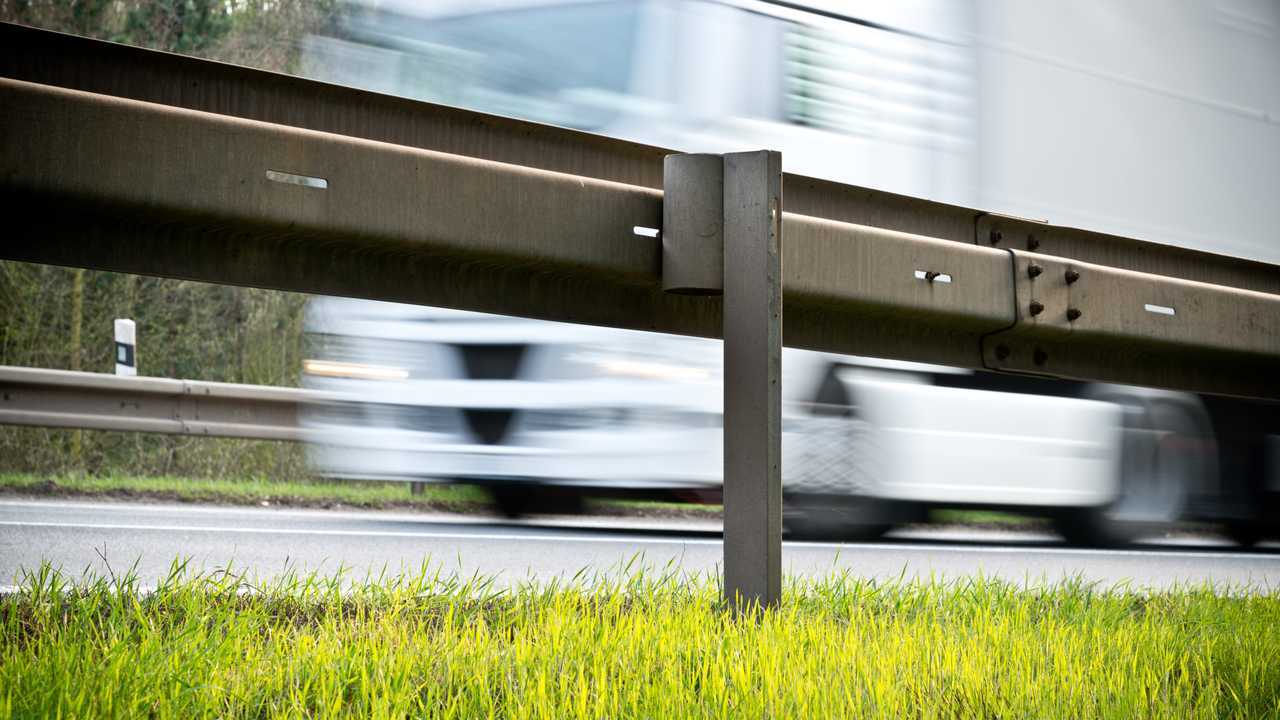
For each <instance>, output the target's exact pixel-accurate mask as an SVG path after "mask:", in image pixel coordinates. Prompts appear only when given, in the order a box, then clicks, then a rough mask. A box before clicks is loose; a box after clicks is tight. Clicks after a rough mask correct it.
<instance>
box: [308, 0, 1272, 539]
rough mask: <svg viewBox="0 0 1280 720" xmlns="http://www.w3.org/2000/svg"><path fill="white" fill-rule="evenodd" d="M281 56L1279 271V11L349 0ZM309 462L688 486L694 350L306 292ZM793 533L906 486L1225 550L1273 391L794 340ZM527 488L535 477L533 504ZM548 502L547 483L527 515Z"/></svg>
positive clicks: (353, 471) (865, 517) (700, 405)
mask: <svg viewBox="0 0 1280 720" xmlns="http://www.w3.org/2000/svg"><path fill="white" fill-rule="evenodd" d="M347 9H348V12H347V14H346V20H345V21H344V23H343V26H342V27H341V28H340V29H339V31H338V32H336V33H334V34H333V35H331V36H313V37H310V38H308V39H307V41H306V47H305V48H304V56H303V68H302V70H303V72H304V74H307V75H310V76H312V77H315V78H318V79H322V80H327V81H332V82H339V83H343V84H350V85H356V86H361V87H364V88H367V89H372V90H376V91H382V92H387V93H392V94H397V95H403V96H408V97H414V98H418V99H423V100H429V101H433V102H441V103H447V104H454V105H460V106H465V107H469V108H472V109H477V110H481V111H485V112H492V113H497V114H503V115H510V116H515V117H521V118H525V119H531V120H535V121H539V122H547V123H553V124H559V125H565V126H570V127H574V128H579V129H584V130H589V131H593V132H599V133H603V134H607V135H611V136H617V137H624V138H627V139H631V140H636V141H639V142H645V143H650V144H654V145H660V146H664V147H669V148H673V149H677V150H684V151H696V152H728V151H734V150H743V149H757V148H760V147H770V148H775V149H779V150H781V151H782V152H783V157H784V159H785V162H786V164H787V169H788V170H789V171H792V172H797V173H801V174H805V175H812V176H817V177H823V178H829V179H832V180H836V181H840V182H845V183H851V184H858V185H865V186H870V187H876V188H879V189H883V190H888V191H892V192H898V193H902V194H907V195H914V196H920V197H926V198H930V199H934V200H939V201H944V202H952V203H956V204H960V205H967V206H981V207H984V208H988V209H991V210H995V211H1000V212H1007V213H1009V214H1015V215H1021V216H1024V217H1044V216H1052V218H1053V220H1054V221H1055V222H1058V223H1062V224H1072V225H1078V226H1082V227H1089V228H1091V229H1095V230H1101V231H1106V232H1113V233H1117V234H1125V235H1134V236H1138V237H1144V238H1148V239H1156V240H1159V241H1162V242H1168V243H1171V244H1178V245H1184V246H1189V247H1196V248H1198V249H1201V250H1207V251H1213V252H1219V253H1223V254H1230V255H1236V256H1240V257H1247V258H1252V259H1258V260H1265V261H1270V262H1280V246H1278V244H1277V239H1276V236H1275V234H1274V228H1275V227H1277V226H1278V225H1280V203H1276V202H1274V196H1275V188H1277V187H1280V126H1278V125H1277V120H1276V118H1280V83H1276V82H1275V81H1274V80H1275V78H1276V77H1280V6H1277V5H1276V4H1274V3H1267V2H1249V1H1248V0H1219V1H1217V2H1212V1H1206V2H1198V3H1197V2H1179V3H1166V2H1157V1H1155V0H1146V1H1145V2H1129V1H1127V0H1126V1H1123V2H1122V1H1121V0H1111V1H1104V2H1098V3H1089V4H1041V3H1023V2H1012V1H1009V2H994V1H993V2H976V1H975V2H963V1H961V2H951V1H949V0H912V1H910V2H896V3H872V2H860V1H857V0H850V1H849V2H820V1H813V2H772V1H770V0H554V1H548V0H487V1H486V2H471V1H468V2H460V1H454V0H437V1H436V2H431V3H413V2H408V1H407V0H404V1H402V0H381V1H378V2H373V1H369V2H354V3H351V4H350V5H349V6H348V8H347ZM308 332H309V337H310V338H311V341H312V342H313V353H312V354H311V355H310V358H309V360H308V364H307V367H306V371H307V372H306V378H307V382H308V383H309V384H310V385H312V386H313V387H322V388H325V389H329V390H333V391H335V392H337V393H340V394H341V396H342V397H346V398H348V400H349V401H346V402H338V403H335V404H333V405H331V406H329V407H326V408H324V409H323V410H322V411H320V412H318V413H317V414H316V415H315V416H313V417H311V418H309V419H308V423H309V424H310V426H311V428H312V436H313V438H314V439H315V441H316V444H315V445H314V447H313V449H312V458H313V462H314V463H315V465H316V467H317V469H318V470H319V471H320V472H323V473H325V474H329V475H334V476H342V477H378V478H400V479H413V480H422V479H434V480H441V481H467V482H478V483H481V484H485V485H486V486H487V487H489V488H490V489H491V491H492V493H493V495H494V498H495V500H496V501H497V502H498V504H499V506H500V507H501V508H502V509H503V510H504V511H505V512H508V513H509V514H513V515H516V514H521V513H523V512H528V511H531V510H538V509H542V507H546V506H547V504H548V503H549V504H550V505H551V506H558V507H559V508H561V509H563V508H572V507H573V506H574V504H575V503H576V502H577V500H578V498H579V497H580V495H581V494H582V493H583V492H587V491H590V492H593V493H620V492H639V493H648V494H654V493H659V494H672V493H675V494H678V495H679V496H682V497H700V498H714V496H715V494H716V492H717V489H718V487H719V484H720V469H721V457H720V451H721V450H720V448H721V445H720V411H721V406H720V401H721V398H720V385H719V380H720V365H719V346H718V344H716V343H714V342H712V341H706V340H699V339H692V338H677V337H673V336H663V335H656V334H644V333H628V332H622V331H616V330H605V329H599V328H587V327H580V326H571V325H563V324H555V323H543V322H537V321H531V320H519V319H513V318H498V317H493V316H486V315H480V314H476V313H463V312H459V311H449V310H439V309H432V308H413V307H406V306H400V305H394V304H388V303H371V302H364V301H355V300H344V299H317V300H316V301H314V302H313V304H312V305H311V307H310V308H309V314H308ZM783 362H784V378H783V379H784V390H783V392H784V414H785V417H784V424H783V443H784V482H785V489H784V490H785V494H786V522H787V526H788V528H789V530H791V531H792V532H793V533H795V534H802V535H809V536H831V535H843V536H854V535H861V536H866V535H873V534H875V533H878V532H881V531H883V530H884V529H885V528H887V527H889V526H891V525H893V524H896V523H901V522H908V521H911V520H914V519H916V518H918V517H921V514H922V512H923V510H924V509H926V508H928V507H932V506H969V507H993V508H1013V509H1022V510H1030V511H1033V512H1038V513H1042V514H1045V515H1048V516H1051V517H1053V518H1054V519H1055V520H1056V522H1057V523H1058V526H1059V527H1060V528H1061V529H1062V531H1063V532H1064V534H1066V535H1067V536H1068V537H1069V538H1071V539H1074V540H1081V541H1091V542H1120V541H1123V540H1124V539H1126V538H1128V537H1131V536H1132V535H1133V534H1134V533H1135V532H1137V531H1138V530H1140V529H1141V528H1143V527H1145V526H1148V525H1152V524H1160V523H1167V522H1172V521H1174V520H1179V519H1188V518H1192V519H1199V520H1207V521H1213V522H1220V523H1223V524H1225V525H1226V526H1227V527H1228V529H1230V530H1231V532H1232V533H1233V535H1234V536H1235V537H1237V538H1238V539H1240V540H1242V541H1245V542H1250V541H1253V540H1255V539H1257V538H1258V537H1260V536H1261V535H1263V534H1265V533H1267V532H1269V531H1271V530H1272V529H1273V528H1275V526H1276V520H1277V517H1278V513H1277V510H1278V509H1280V506H1278V504H1277V501H1276V500H1277V497H1280V420H1278V418H1280V413H1278V412H1277V409H1276V406H1275V405H1273V404H1264V403H1245V402H1242V401H1238V400H1233V399H1229V398H1215V397H1196V396H1193V395H1188V394H1182V393H1170V392H1162V391H1154V390H1144V389H1138V388H1127V387H1114V386H1101V385H1092V384H1082V383H1069V382H1060V381H1049V380H1045V379H1039V378H1032V377H1013V376H995V375H989V374H985V373H973V372H969V371H957V370H951V369H947V368H937V367H927V366H920V365H914V364H909V363H891V362H885V361H879V360H873V359H869V358H850V357H842V356H835V355H828V354H822V353H811V352H805V351H799V350H791V349H788V350H787V351H786V352H785V354H784V361H783ZM552 490H553V491H554V492H551V491H552ZM552 499H554V500H555V502H551V501H552Z"/></svg>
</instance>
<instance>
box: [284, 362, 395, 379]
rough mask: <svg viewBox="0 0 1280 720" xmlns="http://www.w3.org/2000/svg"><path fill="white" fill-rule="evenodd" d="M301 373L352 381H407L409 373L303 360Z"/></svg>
mask: <svg viewBox="0 0 1280 720" xmlns="http://www.w3.org/2000/svg"><path fill="white" fill-rule="evenodd" d="M302 371H303V372H304V373H306V374H308V375H319V376H321V377H336V378H351V379H353V380H407V379H408V378H409V371H408V370H405V369H404V368H399V367H392V366H389V365H367V364H365V363H354V362H339V361H337V360H303V361H302Z"/></svg>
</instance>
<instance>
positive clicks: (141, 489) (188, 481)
mask: <svg viewBox="0 0 1280 720" xmlns="http://www.w3.org/2000/svg"><path fill="white" fill-rule="evenodd" d="M3 492H7V493H13V494H23V495H54V496H71V497H76V496H79V497H117V498H126V499H129V498H132V499H139V500H165V501H172V502H190V503H218V504H226V505H262V504H263V503H265V504H267V505H287V506H291V507H324V508H332V507H336V506H347V507H353V508H363V509H369V510H392V509H408V510H440V511H447V512H463V513H475V512H487V511H488V507H489V497H488V495H487V494H486V493H485V491H484V490H483V489H482V488H479V487H476V486H474V485H431V484H428V485H424V486H423V488H422V492H421V493H419V494H417V495H414V494H413V493H412V491H411V489H410V484H409V483H407V482H382V481H367V480H352V481H344V480H325V479H313V480H275V479H272V478H262V477H249V478H241V477H227V478H185V477H164V476H160V477H148V476H134V475H87V474H74V475H72V474H68V475H57V476H42V475H31V474H25V473H0V493H3ZM591 502H592V505H593V506H594V507H595V508H596V509H597V510H598V511H601V512H605V513H610V514H616V515H639V516H646V515H656V516H664V517H670V516H679V517H693V518H701V517H707V518H713V519H714V518H717V517H719V515H720V512H721V506H719V505H695V504H687V503H676V502H658V501H651V500H617V499H593V500H592V501H591Z"/></svg>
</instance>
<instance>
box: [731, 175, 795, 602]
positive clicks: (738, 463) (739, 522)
mask: <svg viewBox="0 0 1280 720" xmlns="http://www.w3.org/2000/svg"><path fill="white" fill-rule="evenodd" d="M723 187H724V193H723V198H724V206H723V207H724V211H723V213H724V214H723V218H724V221H723V226H724V594H725V598H726V599H727V600H729V601H730V602H734V603H741V604H745V605H758V606H761V607H771V606H774V605H777V603H778V601H779V599H780V598H781V596H782V326H783V322H782V287H783V272H782V268H783V262H784V261H783V252H782V249H783V247H784V246H785V243H784V241H783V234H784V228H783V223H782V201H783V198H782V156H781V155H780V154H779V153H777V152H771V151H767V150H761V151H758V152H742V153H730V154H727V155H725V156H724V185H723Z"/></svg>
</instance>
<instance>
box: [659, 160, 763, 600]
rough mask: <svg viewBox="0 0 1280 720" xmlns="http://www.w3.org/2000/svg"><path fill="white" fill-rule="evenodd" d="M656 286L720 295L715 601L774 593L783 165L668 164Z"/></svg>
mask: <svg viewBox="0 0 1280 720" xmlns="http://www.w3.org/2000/svg"><path fill="white" fill-rule="evenodd" d="M663 173H664V177H663V225H662V282H663V287H664V288H665V289H666V290H667V291H668V292H674V293H681V294H688V295H720V294H723V295H724V310H723V313H724V318H723V320H724V324H723V332H724V594H725V599H726V600H728V601H729V602H730V603H732V604H733V605H734V606H735V607H738V608H740V609H741V608H746V607H751V606H758V607H769V606H772V605H775V604H776V603H777V602H778V598H779V596H780V595H781V592H782V434H781V432H782V411H781V407H782V392H781V390H782V388H781V382H782V252H781V250H782V247H781V246H782V156H781V155H780V154H779V153H777V152H772V151H768V150H761V151H757V152H745V153H731V154H728V155H724V156H717V155H668V156H667V158H666V162H665V163H664V167H663Z"/></svg>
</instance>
